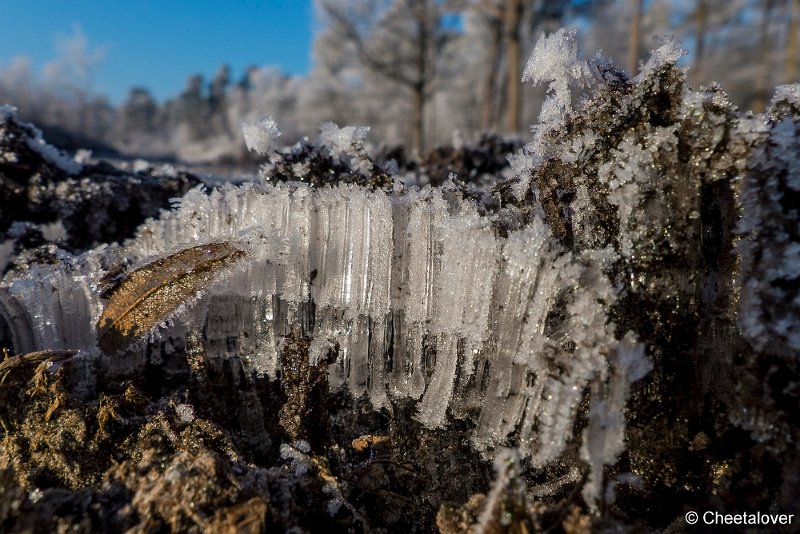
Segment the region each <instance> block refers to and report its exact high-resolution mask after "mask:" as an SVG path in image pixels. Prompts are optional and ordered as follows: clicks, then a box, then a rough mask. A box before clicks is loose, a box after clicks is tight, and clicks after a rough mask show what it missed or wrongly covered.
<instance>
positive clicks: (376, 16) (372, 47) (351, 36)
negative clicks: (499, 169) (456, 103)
mask: <svg viewBox="0 0 800 534" xmlns="http://www.w3.org/2000/svg"><path fill="white" fill-rule="evenodd" d="M320 4H321V7H322V9H323V11H324V13H325V14H326V15H327V16H328V18H329V19H330V22H331V24H332V29H333V31H334V32H335V33H336V34H338V36H339V37H340V38H341V39H342V42H343V43H349V44H350V45H352V46H353V49H354V51H355V54H356V56H357V58H358V61H359V62H360V63H361V65H362V66H363V68H365V69H367V70H369V71H371V72H373V73H376V74H378V75H379V76H380V77H382V78H384V79H386V80H388V81H390V82H392V83H394V84H396V85H398V86H401V87H403V88H405V89H407V90H408V91H409V92H410V93H411V109H412V112H411V146H412V147H413V148H414V149H415V150H417V151H418V152H421V151H422V150H424V149H425V146H426V139H425V109H426V105H427V103H428V102H429V100H430V98H431V95H432V94H433V92H434V82H435V81H436V80H437V74H438V69H439V59H440V55H441V53H442V50H443V49H444V45H445V42H446V38H447V32H446V30H445V29H444V28H443V26H442V24H441V17H442V15H443V14H444V12H445V9H446V8H445V5H444V2H440V1H436V0H393V1H387V0H349V1H341V0H320Z"/></svg>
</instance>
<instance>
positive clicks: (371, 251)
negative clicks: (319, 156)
mask: <svg viewBox="0 0 800 534" xmlns="http://www.w3.org/2000/svg"><path fill="white" fill-rule="evenodd" d="M216 242H229V243H234V244H235V245H237V246H239V247H241V248H242V249H243V250H245V251H246V257H245V259H243V260H242V261H240V262H239V264H238V265H237V266H236V267H234V268H232V269H231V270H230V271H229V272H227V273H225V274H224V275H223V276H222V277H221V278H222V279H221V280H220V281H219V282H217V283H216V284H214V285H213V286H212V287H209V288H208V289H207V290H206V291H205V297H204V298H203V299H202V300H201V302H200V304H199V305H198V306H196V307H194V308H193V309H192V310H191V311H189V312H184V313H179V314H178V315H177V317H178V319H177V320H178V322H180V323H181V324H182V325H183V326H184V328H186V329H193V328H194V329H202V330H203V333H204V336H203V337H204V344H205V347H204V348H205V351H206V353H207V354H208V356H209V357H222V358H225V357H230V356H232V355H236V356H238V357H240V358H242V359H243V360H244V361H246V362H247V363H248V364H249V365H250V366H251V368H252V369H254V370H255V371H257V372H258V373H262V374H266V375H269V376H271V377H275V376H276V372H277V371H278V370H279V369H280V366H279V361H278V359H279V357H280V350H281V339H282V337H283V336H284V335H286V334H287V333H288V332H289V330H290V329H291V328H292V326H300V327H301V328H302V329H303V331H304V333H305V334H306V335H308V336H310V337H312V338H313V342H312V350H311V360H312V363H317V362H321V361H327V357H328V355H329V353H335V355H336V360H335V361H334V362H333V363H331V364H330V371H329V381H330V384H331V385H332V387H338V386H342V385H344V386H346V387H347V388H348V389H349V391H350V392H352V394H353V395H354V396H356V397H358V396H361V395H363V394H367V395H368V396H369V398H370V400H371V402H372V404H373V405H374V406H375V407H381V406H387V405H388V403H389V401H390V399H392V398H405V397H411V398H414V399H419V404H418V414H417V418H418V419H419V420H420V421H421V422H423V423H424V424H426V425H428V426H431V427H436V426H442V425H443V424H445V422H446V421H447V411H448V408H449V409H450V411H451V413H452V414H453V415H455V416H456V417H464V416H467V415H468V414H479V415H478V416H477V419H478V426H477V428H476V430H475V433H474V439H475V443H476V444H477V445H479V446H480V447H482V448H486V447H493V446H495V445H499V444H502V443H504V442H505V440H506V439H507V437H508V436H509V435H510V434H511V433H512V432H514V431H515V430H519V445H520V447H521V448H522V450H524V451H525V453H527V454H529V455H531V456H532V457H533V459H534V462H535V463H536V464H537V465H543V464H545V463H547V462H549V461H551V460H553V459H554V458H556V457H557V456H558V454H559V452H560V451H561V448H562V447H563V445H564V443H565V440H566V439H567V437H568V436H569V434H570V432H571V423H572V419H573V415H574V412H575V410H576V407H577V405H578V402H579V401H580V399H581V397H582V395H583V388H584V387H585V385H586V384H587V383H588V382H589V381H590V380H591V379H593V378H596V377H598V376H600V375H601V374H602V373H604V372H605V368H606V366H607V362H606V354H607V352H608V351H611V350H613V349H614V347H615V344H616V343H615V341H614V339H613V336H612V335H611V334H610V333H609V332H608V331H607V328H606V322H607V318H606V315H605V311H604V310H605V308H606V306H607V305H608V304H609V303H610V301H611V299H613V292H612V291H611V289H610V287H608V285H607V283H605V282H603V281H602V277H601V276H600V275H599V274H598V270H597V269H598V268H597V266H596V265H595V264H594V262H593V261H591V260H590V259H586V258H576V257H573V256H572V255H571V254H569V253H567V252H565V251H564V250H563V249H561V247H559V246H558V245H557V244H556V243H555V242H554V240H553V239H552V236H551V234H550V231H549V230H548V228H547V226H546V225H545V224H544V223H543V222H542V221H541V220H538V219H537V220H535V221H533V223H532V224H530V225H529V226H527V227H525V228H523V229H520V230H518V231H514V232H512V233H510V234H509V235H508V236H507V237H500V236H498V235H497V233H496V231H495V229H494V228H493V226H492V221H491V218H489V217H485V216H481V215H479V213H478V210H477V206H476V205H475V203H474V202H471V201H468V200H463V199H461V198H457V197H455V196H453V195H448V194H447V192H446V191H442V190H439V189H431V188H425V189H422V190H413V189H407V190H398V191H395V192H393V193H392V194H387V193H385V192H382V191H379V190H375V191H370V190H367V189H365V188H361V187H357V186H352V185H340V186H336V187H329V188H322V189H312V188H310V187H308V186H305V185H294V186H287V185H280V186H272V185H254V184H247V185H244V186H241V187H233V186H226V187H223V188H221V189H218V190H215V191H213V192H211V194H210V195H209V194H206V193H205V192H204V191H203V190H201V189H195V190H193V191H192V192H190V193H189V194H188V195H186V196H185V197H183V199H181V201H180V207H179V208H178V209H176V210H175V211H174V212H170V213H167V214H165V215H164V216H163V217H161V219H159V220H158V221H152V222H150V223H148V224H146V225H145V226H143V227H142V228H141V229H140V231H139V236H138V237H137V238H136V239H134V240H133V241H132V242H131V243H129V244H128V245H127V246H126V247H125V248H124V249H119V250H114V249H100V250H96V251H93V252H90V253H88V254H86V255H84V256H82V257H79V258H75V259H73V260H69V261H68V262H66V263H65V265H63V266H59V267H58V268H34V269H32V270H31V271H30V272H29V273H28V274H27V275H26V276H24V277H20V278H17V279H15V280H13V282H11V283H10V284H9V285H8V286H7V287H6V290H5V292H4V294H3V296H2V305H3V308H4V309H5V313H6V315H7V316H9V317H11V318H12V321H11V322H12V324H14V325H17V326H16V327H15V328H14V331H15V333H16V334H17V337H16V339H15V345H16V346H17V350H22V351H27V350H36V349H39V348H44V347H47V348H65V349H66V348H70V349H83V350H86V351H91V350H93V347H94V346H95V345H96V341H95V340H96V337H97V332H96V331H95V327H94V325H95V324H96V322H97V318H98V316H99V314H100V312H101V310H102V307H103V303H102V301H101V299H100V297H99V296H98V294H97V290H96V289H95V287H96V285H97V283H98V282H99V274H101V273H103V272H105V270H106V268H107V266H108V265H110V264H111V263H113V262H115V261H117V260H119V259H122V258H125V259H127V260H128V261H130V262H132V264H133V267H132V268H135V267H136V265H137V264H141V263H144V262H148V261H151V260H152V259H153V258H161V257H166V256H169V255H170V254H173V253H175V252H176V251H179V250H181V249H185V248H187V247H189V246H195V245H197V244H202V243H216ZM123 254H124V256H123ZM584 286H586V287H589V288H591V289H585V288H584ZM12 310H17V313H15V312H14V311H12ZM26 321H30V324H26V325H25V326H24V327H20V326H19V325H20V324H23V323H24V322H26ZM229 340H235V342H234V343H233V346H231V343H230V342H229ZM108 357H109V358H123V356H119V355H117V356H108ZM520 429H521V430H520Z"/></svg>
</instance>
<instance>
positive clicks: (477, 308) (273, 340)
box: [0, 31, 800, 503]
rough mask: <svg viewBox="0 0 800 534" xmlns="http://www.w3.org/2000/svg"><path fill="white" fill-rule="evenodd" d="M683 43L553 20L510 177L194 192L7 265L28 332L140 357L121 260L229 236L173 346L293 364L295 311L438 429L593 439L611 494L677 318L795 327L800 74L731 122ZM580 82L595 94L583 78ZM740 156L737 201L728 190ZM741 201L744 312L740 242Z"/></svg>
mask: <svg viewBox="0 0 800 534" xmlns="http://www.w3.org/2000/svg"><path fill="white" fill-rule="evenodd" d="M680 54H681V51H680V49H679V48H678V47H677V46H676V45H675V43H674V42H672V41H667V42H665V43H664V44H663V45H662V46H661V47H660V48H659V49H658V50H656V51H655V52H654V54H653V56H652V57H651V58H650V60H649V61H648V62H647V63H646V64H645V65H643V68H642V70H641V72H640V73H639V74H638V75H637V76H635V77H632V76H629V75H628V74H627V73H625V72H623V71H621V70H619V69H616V68H615V67H614V66H613V65H612V64H611V62H610V61H609V60H607V59H605V58H602V57H600V56H597V57H595V58H594V59H593V60H591V61H588V62H587V61H584V60H582V59H581V58H580V57H579V56H578V53H577V48H576V46H575V41H574V34H572V33H569V32H563V31H562V32H558V33H556V34H555V35H553V36H551V37H548V38H543V39H542V40H541V41H540V43H539V44H538V45H537V48H536V51H535V52H534V56H533V58H532V59H531V62H530V63H529V65H528V68H527V69H526V71H525V72H526V74H525V76H526V78H528V79H530V80H532V81H536V82H542V81H549V82H551V84H550V96H549V99H548V100H547V102H545V105H544V109H543V111H542V120H541V124H540V125H538V126H537V127H536V128H535V129H534V138H533V141H532V142H531V144H529V145H528V146H527V147H526V148H525V149H524V150H523V151H521V152H520V153H518V154H516V155H513V156H512V157H511V158H510V159H511V160H512V171H513V175H514V178H513V179H512V180H511V181H509V182H506V183H503V184H500V185H499V186H498V187H496V188H495V189H494V190H493V191H487V192H485V193H484V194H483V195H482V196H480V195H475V194H474V191H470V192H469V194H468V193H467V192H466V191H465V190H464V189H460V188H459V187H457V186H456V185H455V184H450V185H449V186H445V187H442V188H431V187H424V188H421V189H420V188H410V187H404V186H402V185H400V184H399V182H398V183H396V185H395V186H394V188H393V189H391V190H389V188H383V189H381V188H378V187H365V186H359V185H354V184H338V185H325V186H311V185H307V184H304V183H282V184H276V183H269V178H270V176H269V175H268V172H269V167H265V169H266V170H265V173H266V174H267V175H266V176H264V178H265V179H266V180H265V181H264V183H258V184H254V183H248V184H244V185H242V186H238V187H235V186H231V185H226V186H224V187H221V188H219V189H215V190H213V191H211V192H210V194H209V193H207V192H206V191H204V190H203V189H201V188H196V189H194V190H192V191H191V192H190V193H188V194H187V195H185V196H184V197H183V198H181V199H180V200H179V201H177V202H176V205H175V208H174V209H173V210H172V211H169V212H167V213H164V214H163V215H162V216H161V217H160V218H159V219H157V220H151V221H149V222H148V223H146V224H145V225H143V226H142V227H141V228H140V229H139V231H138V234H137V236H136V237H135V238H134V239H132V240H131V241H129V242H128V243H126V244H125V245H124V246H122V247H120V246H108V247H100V248H97V249H95V250H92V251H90V252H88V253H86V254H84V255H81V256H78V257H70V256H68V255H64V257H63V258H62V259H61V263H59V264H56V265H46V266H32V267H31V268H30V269H29V270H28V271H27V272H26V273H24V274H18V275H16V276H15V277H13V278H10V279H7V280H5V281H4V282H3V285H2V290H1V291H0V313H2V315H3V317H4V319H5V321H6V322H7V323H8V325H9V327H10V329H11V331H12V333H13V334H14V348H15V350H16V351H17V352H26V351H34V350H41V349H76V350H81V351H83V352H84V356H83V359H84V360H85V361H86V362H88V363H86V365H87V367H91V366H94V367H93V369H94V371H93V372H107V371H108V370H109V369H112V368H114V369H115V372H119V368H121V367H125V366H131V367H135V366H136V365H138V364H140V363H141V361H142V359H141V358H140V357H139V358H138V359H137V356H136V354H139V353H141V352H142V351H143V350H144V348H143V347H142V346H141V344H140V345H136V344H134V345H133V346H131V347H130V348H127V349H126V353H125V354H120V353H117V354H103V353H102V352H101V351H100V349H99V348H98V339H97V337H98V332H97V326H96V325H97V322H98V318H99V317H100V315H101V313H102V312H103V307H104V300H103V298H101V294H102V291H101V289H102V287H101V286H102V285H103V281H104V280H106V279H107V278H108V273H113V272H115V271H114V269H115V268H116V267H115V266H117V265H118V264H120V263H124V264H127V268H128V270H129V271H130V270H134V269H137V267H140V266H143V265H148V264H151V263H152V262H153V261H155V260H159V259H164V258H168V257H170V256H172V255H175V254H177V253H179V252H180V251H185V250H187V249H189V248H190V247H197V246H198V245H203V244H208V245H209V246H211V244H214V243H227V244H229V245H231V246H232V247H235V248H236V249H237V250H241V251H242V252H244V254H243V255H242V258H241V259H239V260H237V261H236V262H235V263H234V264H233V265H230V266H227V267H226V268H225V269H224V270H222V271H220V273H219V276H217V277H216V281H215V282H214V283H212V284H210V285H209V286H208V287H205V288H203V291H201V292H199V293H198V294H197V295H196V297H198V299H197V301H196V302H195V299H190V300H191V301H187V302H186V303H185V305H184V306H181V307H179V308H178V309H174V310H169V313H164V316H163V317H159V322H162V323H163V324H162V325H161V328H157V329H155V330H153V331H152V332H151V337H152V339H158V340H161V341H162V345H163V352H164V353H165V355H167V357H168V354H169V353H170V352H171V350H170V346H171V345H177V344H179V341H180V343H181V344H182V343H185V344H186V345H187V347H188V346H189V345H192V348H191V350H194V351H195V352H197V353H200V354H203V355H204V357H205V358H209V359H228V358H238V359H239V360H241V361H242V362H243V363H244V365H245V368H246V369H247V370H249V371H251V372H252V373H254V374H257V375H259V376H268V377H270V378H274V379H279V378H280V370H281V354H282V350H283V343H284V339H285V337H286V336H287V335H289V334H290V333H291V332H295V331H300V332H302V335H303V336H305V337H307V338H309V339H310V340H311V341H310V347H311V348H310V354H309V359H310V363H311V364H312V365H326V366H328V381H329V384H330V386H331V387H332V388H340V387H345V388H347V390H348V391H349V392H350V393H351V394H352V395H353V396H354V397H362V396H366V397H367V398H368V399H369V400H370V402H371V404H372V405H373V406H374V407H375V408H382V407H391V405H392V402H393V401H396V400H400V399H409V398H410V399H414V400H416V401H417V404H416V418H417V419H418V420H419V421H420V422H421V423H423V424H424V425H425V426H427V427H429V428H438V427H443V426H445V425H447V424H448V421H449V420H450V419H468V420H470V421H472V422H473V423H474V428H472V429H471V430H470V432H471V439H472V442H473V444H474V445H475V446H476V447H477V448H478V449H479V450H482V451H484V452H485V453H486V454H487V455H494V454H496V451H499V450H501V449H502V448H503V447H505V446H509V445H510V446H513V447H514V448H515V449H516V452H515V454H519V455H520V456H521V457H523V458H526V459H527V461H528V462H530V465H532V466H534V467H544V466H548V465H551V464H552V463H553V462H555V461H556V460H557V459H558V458H559V456H560V455H561V454H562V452H563V451H564V450H565V447H566V446H567V444H568V442H570V440H571V439H572V438H576V439H579V440H581V445H580V456H581V457H582V458H583V459H584V460H585V461H586V462H587V463H588V465H589V466H590V469H589V472H588V479H587V484H586V485H585V487H584V496H585V497H586V499H587V501H588V502H590V503H593V502H595V500H597V499H598V497H599V496H600V495H601V494H602V493H603V491H604V486H603V469H604V466H606V465H610V464H613V463H615V462H616V461H617V459H618V458H619V456H620V455H621V453H622V451H623V450H624V449H625V442H624V438H623V436H624V428H625V407H626V404H627V403H628V400H629V396H630V393H631V384H632V383H633V382H635V381H637V380H639V379H641V378H642V377H644V376H645V375H646V374H647V373H648V372H649V371H650V370H651V369H652V368H653V366H654V364H655V366H656V367H657V366H658V365H659V364H663V365H672V363H671V362H673V361H676V360H675V359H673V360H669V359H668V356H674V357H675V358H677V356H678V354H668V350H669V349H670V348H673V349H675V350H676V351H677V349H676V348H677V347H681V346H682V345H680V343H681V339H682V338H680V336H678V335H677V334H676V333H677V332H679V329H680V328H682V327H684V325H686V324H691V323H692V321H694V322H695V323H697V322H698V321H697V318H698V317H700V316H701V314H703V313H705V312H708V310H723V308H724V310H723V311H724V313H723V312H720V313H719V315H720V316H722V315H724V316H725V317H726V318H727V317H729V316H731V314H736V313H738V321H739V324H740V326H741V328H742V331H743V332H744V335H745V336H746V338H747V339H748V340H750V342H751V343H752V344H753V345H754V346H755V347H756V348H757V349H759V350H760V348H763V347H764V346H766V345H769V346H770V347H772V349H773V350H775V351H776V352H780V351H797V350H798V348H799V346H800V341H798V330H797V328H798V321H797V317H798V312H797V309H798V307H797V298H796V292H794V293H792V292H791V291H787V290H786V289H785V288H786V287H788V286H790V285H791V284H794V283H796V281H797V278H798V275H799V274H800V271H798V267H797V266H798V264H800V259H799V258H800V246H798V238H797V233H796V232H797V228H796V220H797V211H796V202H793V201H792V199H794V200H796V198H797V192H798V191H799V190H800V187H798V181H797V175H798V172H797V169H796V167H797V159H796V156H793V155H790V154H793V153H794V152H796V149H797V146H798V135H797V133H798V128H797V122H793V121H792V120H791V119H790V118H784V117H783V116H781V111H780V110H781V109H784V108H785V109H784V113H785V114H786V115H790V114H792V113H797V112H798V109H797V108H798V98H797V89H796V88H794V89H790V88H786V89H783V90H782V91H783V92H782V93H781V95H782V96H781V95H779V97H776V98H777V100H776V101H775V102H774V103H773V116H771V117H770V118H769V121H767V120H765V119H764V117H758V118H755V119H754V118H752V117H751V118H742V119H741V120H739V119H734V118H733V117H734V114H733V113H734V112H733V110H732V109H731V106H730V105H729V104H727V103H726V102H725V101H724V98H722V97H721V96H720V93H719V91H718V90H717V89H715V88H713V87H712V88H711V89H708V90H703V91H692V90H689V89H686V88H684V89H681V87H682V76H683V72H682V71H681V70H680V69H678V68H677V67H676V66H675V63H676V61H677V59H678V58H679V57H680ZM575 81H577V82H578V83H577V87H578V88H583V89H586V93H585V94H583V95H582V96H581V95H571V94H570V89H569V87H570V84H571V83H573V82H575ZM578 96H580V99H578V98H577V97H578ZM573 97H576V100H578V102H577V104H576V105H575V108H574V109H573V106H572V100H573ZM245 130H246V131H245V137H246V139H247V140H248V141H247V142H248V145H249V146H251V147H252V148H253V149H255V150H257V151H259V152H267V151H269V150H270V143H271V140H272V138H273V137H274V134H275V131H276V129H275V125H274V122H272V121H265V122H263V123H250V124H247V125H245ZM365 135H366V129H363V128H338V127H336V126H335V125H332V124H329V125H326V126H325V127H324V128H323V135H322V138H323V140H324V141H325V142H326V143H327V144H328V145H329V149H330V150H331V153H333V154H335V155H337V157H339V158H342V157H344V158H345V159H347V160H349V161H350V162H351V166H352V167H353V168H354V169H358V170H359V172H362V173H366V172H367V171H368V170H369V169H367V168H366V167H364V165H367V159H366V156H365V154H366V153H365V151H364V148H363V146H362V144H363V141H364V137H365ZM767 139H768V140H769V142H766V141H765V140H767ZM753 147H760V148H756V149H754V148H753ZM362 167H364V168H362ZM737 173H740V174H741V176H742V177H743V178H742V182H741V185H740V187H741V190H742V194H741V199H740V200H739V204H738V205H737V206H738V208H734V202H733V201H732V200H731V201H730V202H727V201H726V200H725V199H727V198H728V197H727V196H725V195H728V194H729V193H730V191H731V188H732V186H731V184H732V180H733V177H734V176H738V174H737ZM765 177H766V178H765ZM312 178H313V177H308V179H307V180H305V181H306V182H308V183H314V180H313V179H312ZM720 184H722V185H720ZM715 187H719V188H720V191H721V193H720V195H721V196H718V197H716V198H714V199H712V200H711V201H709V200H708V199H707V198H706V197H704V195H708V194H709V193H708V192H709V191H713V190H714V188H715ZM731 198H732V197H731ZM704 199H705V200H704ZM726 202H727V203H726ZM709 206H710V207H709ZM774 208H775V209H777V208H780V209H779V211H780V213H781V214H782V216H781V217H773V216H772V215H771V214H772V213H773V209H774ZM734 209H740V210H741V211H742V213H743V216H742V217H741V220H740V223H739V226H738V227H737V232H738V235H739V236H740V237H741V241H740V245H739V246H738V249H737V250H738V253H739V254H740V255H741V262H740V266H739V279H738V282H736V283H739V284H741V305H740V309H739V311H738V312H736V311H735V306H736V298H735V297H734V295H735V294H736V291H737V288H735V287H733V284H734V282H732V280H734V276H733V274H732V273H733V271H734V269H735V268H736V267H735V262H733V261H732V260H730V259H729V256H730V257H732V255H731V254H729V255H726V254H727V252H725V251H726V250H727V249H725V247H727V246H728V245H729V244H730V243H731V242H732V240H733V238H732V237H731V238H729V236H728V237H726V236H727V234H725V232H726V231H727V230H725V228H727V227H729V226H731V223H730V221H731V220H732V219H733V218H734V216H733V215H732V213H733V211H734ZM726 210H727V211H726ZM709 214H711V215H709ZM712 215H713V217H712ZM714 217H716V218H714ZM714 225H717V226H714ZM725 225H727V226H725ZM713 232H716V234H714V233H713ZM700 235H702V236H703V238H702V240H701V238H700V237H698V236H700ZM717 241H720V242H721V243H722V244H719V245H717V244H716V243H717ZM687 273H689V274H687ZM185 275H186V276H188V277H191V276H192V273H191V270H188V271H187V272H186V273H185ZM726 284H728V285H726ZM730 310H734V311H730ZM725 314H727V315H725ZM708 315H709V316H710V315H713V314H710V313H709V314H708ZM682 321H683V322H682ZM720 324H721V323H720ZM704 328H708V329H710V328H711V327H706V325H705V323H704V322H703V321H699V324H698V325H697V328H696V330H697V332H695V333H692V334H687V335H686V338H690V339H692V340H696V339H701V338H702V336H703V335H705V334H704V333H703V332H704V330H703V329H704ZM664 332H666V334H665V333H664ZM767 334H768V336H767ZM659 336H661V337H659ZM767 339H769V340H772V341H769V342H768V341H766V340H767ZM705 342H706V341H703V343H705ZM697 343H698V344H700V341H698V342H697ZM187 350H189V349H188V348H187ZM648 354H649V355H655V356H656V358H655V361H654V362H653V363H651V357H650V356H649V355H648ZM137 362H139V363H137ZM587 399H588V404H585V405H584V407H585V409H584V410H583V412H582V414H581V417H582V423H581V424H580V425H576V416H577V414H578V412H579V406H580V405H581V404H582V403H583V402H584V401H585V400H587ZM504 454H505V453H504Z"/></svg>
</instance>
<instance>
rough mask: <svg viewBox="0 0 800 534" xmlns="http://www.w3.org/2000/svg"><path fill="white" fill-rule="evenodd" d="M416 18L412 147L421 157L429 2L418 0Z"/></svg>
mask: <svg viewBox="0 0 800 534" xmlns="http://www.w3.org/2000/svg"><path fill="white" fill-rule="evenodd" d="M414 16H415V18H416V19H417V20H416V23H417V28H418V38H419V42H418V45H417V83H416V84H414V86H413V88H412V90H413V93H414V96H413V110H412V116H411V120H412V125H411V126H412V135H411V146H412V147H413V148H414V150H415V151H416V152H417V154H418V155H419V156H422V152H423V150H425V101H426V99H427V97H428V94H427V90H428V78H429V72H428V68H429V65H428V53H429V49H428V48H429V46H430V44H431V36H430V35H429V32H430V25H429V20H428V17H429V16H430V13H429V12H428V0H416V2H415V9H414Z"/></svg>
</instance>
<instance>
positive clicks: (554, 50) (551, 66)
mask: <svg viewBox="0 0 800 534" xmlns="http://www.w3.org/2000/svg"><path fill="white" fill-rule="evenodd" d="M576 33H577V32H576V30H574V29H572V30H565V29H564V28H561V29H560V30H558V31H556V32H555V33H553V34H552V35H542V36H541V37H539V40H538V41H537V42H536V46H535V47H534V49H533V54H532V55H531V57H530V59H529V60H528V64H527V65H526V67H525V71H524V72H523V73H522V81H523V82H527V81H530V82H531V83H533V84H539V83H542V82H550V85H549V87H548V91H550V92H552V94H553V95H554V97H555V100H554V101H555V102H556V103H557V104H558V106H559V107H563V108H564V109H569V107H570V99H571V95H570V91H569V86H570V84H571V83H573V82H577V83H578V84H579V85H583V84H585V79H586V78H587V77H588V76H589V69H588V66H587V65H586V61H584V60H583V59H581V58H580V56H579V54H578V43H577V41H576V39H575V34H576Z"/></svg>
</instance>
